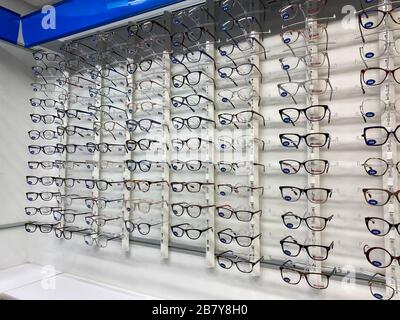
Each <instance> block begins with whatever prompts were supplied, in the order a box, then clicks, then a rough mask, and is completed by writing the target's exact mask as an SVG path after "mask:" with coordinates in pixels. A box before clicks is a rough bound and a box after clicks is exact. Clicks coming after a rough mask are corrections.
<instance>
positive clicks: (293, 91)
mask: <svg viewBox="0 0 400 320" xmlns="http://www.w3.org/2000/svg"><path fill="white" fill-rule="evenodd" d="M326 5H327V1H326V0H306V1H288V2H287V3H286V4H284V5H282V7H281V8H280V10H279V14H280V16H281V19H282V21H283V26H282V29H283V31H282V32H281V35H280V37H281V41H282V43H283V44H284V45H286V46H287V47H288V49H289V50H288V55H287V56H283V57H281V58H279V64H280V67H281V69H282V71H283V72H284V73H285V75H286V76H287V79H288V81H287V82H281V83H278V85H277V87H278V93H279V96H280V97H282V98H285V101H291V102H292V103H294V106H290V105H289V106H287V107H283V108H281V109H280V110H279V115H280V118H281V120H282V122H283V123H284V124H288V125H291V126H292V127H296V126H298V124H299V123H304V122H306V125H307V130H308V131H309V133H307V134H305V135H301V134H298V133H281V134H280V135H279V139H280V143H281V145H282V146H283V147H284V148H287V149H288V150H290V149H292V150H302V149H303V146H302V145H303V143H304V146H305V147H306V149H307V154H308V159H305V160H304V159H302V160H295V159H293V158H288V159H282V160H280V161H279V166H280V169H281V172H282V173H283V174H285V175H288V176H291V175H292V176H293V175H296V174H298V173H299V172H300V171H301V170H302V169H303V170H304V171H305V172H306V173H307V179H308V184H309V185H308V186H306V187H305V188H301V187H296V186H290V185H289V186H288V185H286V186H285V185H283V186H282V185H281V186H280V187H279V190H280V193H281V196H282V199H283V200H284V201H287V202H293V203H294V202H296V201H298V200H300V198H301V197H302V195H304V196H305V198H306V199H307V203H308V210H306V212H305V213H304V215H302V216H301V215H298V214H296V213H294V212H293V211H287V212H284V213H283V214H282V216H281V218H282V221H283V223H284V225H285V227H286V228H287V229H289V230H297V229H300V228H301V225H304V226H305V227H307V230H308V231H309V233H310V234H311V239H310V238H307V239H306V240H304V241H303V240H300V239H299V237H297V236H295V235H288V236H286V237H284V238H283V239H281V240H280V246H281V250H282V252H283V254H284V255H285V256H287V257H289V258H290V259H293V258H296V257H301V256H303V259H307V260H308V261H309V263H308V264H307V263H306V264H301V263H297V262H293V261H292V260H287V261H286V262H285V263H284V264H283V265H282V266H281V267H280V269H281V276H282V279H283V281H284V282H286V283H288V284H292V285H297V284H299V283H300V281H301V279H302V278H303V277H304V279H305V280H306V282H307V283H308V285H309V286H310V287H312V288H314V289H326V288H327V287H328V285H329V279H330V277H331V276H332V275H333V274H334V273H335V272H336V270H335V269H332V270H329V271H328V270H327V268H326V270H325V269H324V268H320V267H317V265H320V263H321V262H323V261H326V260H327V259H328V257H329V255H330V253H331V251H332V250H333V249H334V241H331V242H330V243H327V244H326V245H325V244H321V243H320V240H317V239H320V234H321V232H322V231H323V230H325V228H326V226H327V224H328V223H330V222H331V221H332V219H333V215H330V216H328V217H325V216H323V215H321V214H320V209H319V207H320V205H322V204H324V203H326V202H327V201H328V200H329V199H330V198H331V196H332V193H333V190H332V189H329V188H322V187H320V183H319V180H320V177H322V176H324V175H326V174H327V173H328V172H329V167H330V163H329V161H328V160H325V159H321V158H320V157H319V153H320V150H322V149H329V148H330V145H331V142H332V137H331V135H330V134H329V133H326V132H320V131H319V125H320V124H322V123H328V124H329V123H330V121H331V115H332V112H331V109H330V107H329V105H327V104H321V103H320V102H319V100H320V99H322V98H325V97H328V101H331V100H332V95H333V87H332V84H331V82H330V74H331V62H330V57H329V52H328V44H329V37H328V30H327V26H328V21H329V18H319V14H320V13H321V12H322V11H323V10H324V8H325V6H326ZM304 25H305V27H304V28H303V27H302V26H304ZM304 74H306V79H305V80H304ZM315 75H317V76H315ZM301 94H303V95H304V94H305V100H306V105H305V106H303V107H301V106H299V102H300V100H303V99H304V98H303V95H301ZM282 101H283V100H282ZM288 103H290V102H288ZM314 154H317V155H318V156H314Z"/></svg>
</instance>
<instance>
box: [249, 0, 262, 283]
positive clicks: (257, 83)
mask: <svg viewBox="0 0 400 320" xmlns="http://www.w3.org/2000/svg"><path fill="white" fill-rule="evenodd" d="M253 5H254V8H253V9H254V12H260V7H259V5H260V4H259V2H258V1H255V3H254V2H253ZM261 32H262V30H261ZM251 36H252V37H254V38H255V39H257V40H258V41H262V40H260V36H259V34H257V33H256V32H254V31H253V32H252V33H251ZM256 43H257V42H254V47H253V53H252V55H251V57H250V62H251V63H253V64H254V65H255V66H256V67H257V68H258V70H261V65H260V55H259V52H258V50H257V49H255V48H256ZM253 72H256V71H255V70H254V71H253ZM261 72H262V71H261ZM250 83H251V86H252V89H253V90H254V92H255V93H256V94H253V95H252V96H253V98H252V100H251V107H252V110H253V111H255V112H258V113H260V105H259V97H261V90H260V88H261V78H260V77H253V78H251V79H250ZM260 121H261V119H259V118H258V117H257V116H254V117H253V123H252V125H251V136H252V138H253V146H252V148H251V150H249V151H250V156H251V159H250V162H251V164H250V166H251V168H250V170H251V172H250V177H249V183H250V186H251V187H259V186H260V171H259V170H260V168H259V166H256V165H254V164H255V163H260V154H259V153H260V149H259V144H258V142H257V141H256V139H259V138H260ZM246 152H248V151H247V150H246ZM249 206H250V210H252V211H258V210H260V209H261V208H262V206H261V197H260V193H259V191H258V190H257V189H256V190H251V194H250V197H249ZM250 228H251V232H252V235H253V236H255V235H258V234H260V233H261V214H255V215H254V216H253V219H252V220H251V222H250ZM251 249H252V254H253V259H254V261H256V260H258V259H259V258H260V257H261V240H260V237H258V238H256V239H254V240H253V243H252V245H251ZM260 274H261V263H257V264H256V265H255V266H254V270H253V273H252V275H253V276H259V275H260Z"/></svg>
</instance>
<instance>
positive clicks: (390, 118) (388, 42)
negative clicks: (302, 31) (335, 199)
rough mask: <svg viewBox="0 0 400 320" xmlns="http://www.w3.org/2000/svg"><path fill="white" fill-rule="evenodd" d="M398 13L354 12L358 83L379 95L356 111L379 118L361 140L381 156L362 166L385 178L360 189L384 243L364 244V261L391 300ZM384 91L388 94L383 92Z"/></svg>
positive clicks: (374, 285)
mask: <svg viewBox="0 0 400 320" xmlns="http://www.w3.org/2000/svg"><path fill="white" fill-rule="evenodd" d="M399 17H400V7H399V5H398V4H397V3H396V2H395V1H393V2H391V1H388V2H387V3H385V4H381V3H378V2H376V3H373V2H371V3H369V6H368V7H363V10H362V11H360V12H359V14H358V24H359V30H360V33H361V40H362V45H361V47H360V50H359V51H360V56H361V58H362V60H363V62H364V65H365V68H364V69H362V70H361V72H360V86H361V89H362V92H363V94H364V95H365V94H367V93H368V94H370V92H372V94H373V95H374V96H378V98H375V97H373V98H370V97H368V98H366V99H364V101H363V102H362V105H361V107H360V111H361V115H362V117H363V120H364V122H365V123H369V122H375V121H376V120H378V119H379V123H378V124H376V123H375V125H369V126H367V127H365V128H364V130H363V134H362V138H363V140H364V143H365V145H366V146H367V147H368V148H370V149H371V150H374V148H375V147H381V148H382V157H376V156H374V157H370V158H368V159H367V160H366V161H365V162H364V163H363V164H362V166H363V168H364V170H365V172H366V173H367V175H369V176H371V177H375V178H377V177H380V178H381V179H382V182H383V186H382V187H381V186H379V188H363V189H362V192H363V195H364V198H365V201H366V203H367V204H368V205H369V206H371V207H382V208H383V209H384V211H383V212H384V214H383V216H378V215H368V216H367V217H365V225H366V227H367V229H368V231H369V232H370V233H371V234H372V235H374V236H375V237H381V238H383V239H385V241H384V243H385V245H384V246H383V247H382V246H378V245H377V246H370V245H365V246H364V248H363V252H364V254H365V256H366V259H367V261H368V262H369V263H370V264H371V265H372V266H373V267H375V268H379V269H381V270H382V271H385V273H382V272H377V273H375V274H374V275H373V276H372V277H371V279H370V281H369V287H370V291H371V294H372V296H373V297H374V298H376V299H378V300H390V299H392V298H393V297H394V295H395V293H396V292H398V288H397V286H398V281H397V280H396V277H395V274H396V271H395V267H394V266H393V263H395V260H398V257H397V256H396V252H393V250H394V249H395V248H396V245H395V241H396V239H398V235H399V230H398V225H397V222H396V213H395V210H394V208H395V206H396V204H395V203H396V201H395V199H396V198H397V192H396V181H397V179H396V172H395V170H396V168H397V163H396V160H395V159H396V158H397V157H396V156H395V155H394V153H395V152H396V147H395V144H396V141H397V142H399V141H400V140H399V139H398V137H397V131H398V128H397V127H396V125H397V105H398V103H397V101H396V99H393V98H392V96H395V88H396V86H397V85H398V83H400V82H399V81H400V76H399V75H400V73H399V68H396V67H395V62H396V57H398V55H399V52H400V51H399V41H398V38H399V31H398V24H399V23H400V20H399ZM374 89H375V90H374ZM384 89H385V91H386V94H383V93H382V92H383V91H384ZM391 208H392V209H391ZM390 268H391V269H390ZM393 270H394V271H393ZM390 271H392V272H390Z"/></svg>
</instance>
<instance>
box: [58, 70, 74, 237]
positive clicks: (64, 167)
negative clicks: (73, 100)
mask: <svg viewBox="0 0 400 320" xmlns="http://www.w3.org/2000/svg"><path fill="white" fill-rule="evenodd" d="M66 77H67V79H68V78H69V73H68V72H66ZM66 87H67V101H66V102H65V104H64V111H65V112H67V111H68V110H69V108H70V94H71V85H69V84H66ZM62 125H63V127H67V126H68V125H69V117H68V116H67V115H66V114H65V116H64V118H63V123H62ZM61 143H62V144H63V145H67V144H68V143H69V135H67V133H66V132H65V133H64V135H63V136H62V138H61ZM68 160H69V154H68V152H67V150H65V151H64V152H63V153H61V154H60V161H61V164H60V169H59V177H60V178H61V179H64V180H63V185H62V187H61V188H60V191H61V190H62V192H61V194H64V195H67V194H68V188H67V184H66V182H65V179H66V178H68V164H67V161H68ZM67 207H68V206H67V205H66V204H65V201H62V210H66V209H67ZM63 212H65V211H63ZM60 227H61V228H63V227H65V220H64V219H61V222H60ZM60 239H62V237H61V238H60Z"/></svg>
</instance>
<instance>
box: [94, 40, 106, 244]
mask: <svg viewBox="0 0 400 320" xmlns="http://www.w3.org/2000/svg"><path fill="white" fill-rule="evenodd" d="M99 39H100V40H99ZM99 41H102V40H101V35H98V36H97V38H96V42H97V43H96V46H97V47H99ZM98 49H99V48H98ZM96 68H98V70H101V71H100V72H101V77H100V80H99V85H100V90H101V94H102V95H101V96H100V97H96V105H95V107H96V108H100V109H99V110H100V112H99V120H98V121H99V122H100V124H102V123H103V112H102V111H103V108H102V105H103V100H104V99H103V93H104V92H103V88H104V77H103V76H104V75H103V66H102V65H96ZM93 129H96V128H95V125H94V123H93ZM102 141H103V129H102V127H100V129H99V131H98V135H95V138H94V143H95V144H96V145H98V144H100V143H102ZM101 158H102V155H101V152H100V150H97V149H96V150H95V151H94V153H93V161H94V163H95V165H94V166H93V171H92V179H93V180H99V179H101V165H100V162H101ZM100 195H101V192H100V190H99V189H98V188H97V187H96V186H95V187H94V188H93V190H92V197H93V198H99V197H100ZM100 214H101V209H100V208H98V206H96V205H95V204H94V205H93V208H92V215H93V216H99V215H100ZM92 233H93V235H92V238H96V237H97V236H98V234H99V227H98V226H97V224H96V223H93V225H92Z"/></svg>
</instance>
